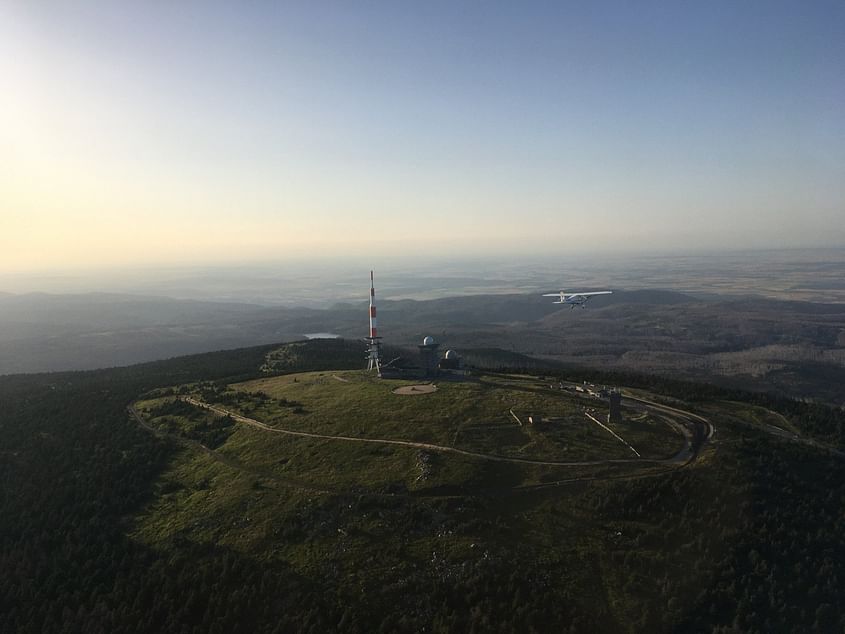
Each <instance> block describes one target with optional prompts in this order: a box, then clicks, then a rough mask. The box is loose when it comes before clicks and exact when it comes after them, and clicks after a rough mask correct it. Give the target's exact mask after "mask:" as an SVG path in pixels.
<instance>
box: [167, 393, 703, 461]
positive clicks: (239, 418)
mask: <svg viewBox="0 0 845 634" xmlns="http://www.w3.org/2000/svg"><path fill="white" fill-rule="evenodd" d="M182 398H183V400H184V401H185V402H187V403H190V404H191V405H194V406H195V407H201V408H203V409H207V410H209V411H212V412H214V413H216V414H220V415H221V416H230V417H231V418H232V420H234V421H236V422H239V423H243V424H245V425H249V426H251V427H255V428H257V429H262V430H264V431H267V432H271V433H275V434H284V435H287V436H298V437H300V438H317V439H320V440H335V441H341V442H359V443H370V444H375V445H397V446H400V447H412V448H416V449H426V450H429V451H436V452H441V453H452V454H458V455H461V456H467V457H470V458H478V459H480V460H491V461H494V462H508V463H516V464H531V465H543V466H549V467H596V466H601V465H609V464H638V465H665V464H677V463H678V462H679V455H680V454H681V453H683V454H685V455H684V457H683V458H682V461H684V462H687V461H690V460H692V459H694V458H695V454H694V453H693V454H692V455H690V453H689V451H688V450H684V451H682V452H680V453H679V454H677V455H675V456H673V457H671V458H663V459H643V458H618V459H607V460H578V461H561V460H532V459H530V458H509V457H507V456H499V455H496V454H485V453H479V452H476V451H467V450H465V449H458V448H456V447H448V446H445V445H435V444H432V443H425V442H414V441H410V440H392V439H387V438H356V437H354V436H334V435H330V434H315V433H312V432H305V431H294V430H292V429H282V428H280V427H270V426H269V425H267V424H266V423H262V422H261V421H258V420H255V419H254V418H247V417H246V416H243V415H241V414H238V413H237V412H233V411H231V410H227V409H225V408H223V407H219V406H217V405H210V404H208V403H205V402H203V401H200V400H197V399H195V398H191V397H182ZM693 416H694V414H693Z"/></svg>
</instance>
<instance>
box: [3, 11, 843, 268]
mask: <svg viewBox="0 0 845 634" xmlns="http://www.w3.org/2000/svg"><path fill="white" fill-rule="evenodd" d="M843 33H845V3H843V2H841V1H838V2H791V3H786V2H700V1H698V2H663V3H649V2H594V3H586V2H577V3H563V2H549V3H536V2H527V3H515V2H507V3H504V2H503V3H493V2H483V3H482V2H474V3H455V2H448V3H446V2H444V3H438V2H425V3H422V2H414V3H411V2H379V3H354V2H343V3H321V2H308V3H292V2H285V3H271V2H251V3H235V2H231V3H227V4H222V3H208V2H176V3H170V2H163V1H162V2H122V3H121V2H102V3H99V2H98V3H86V2H73V3H47V2H23V1H22V2H12V3H8V2H7V3H5V4H3V5H2V6H0V91H2V94H3V95H4V98H3V100H0V134H2V138H4V139H5V141H4V142H3V143H2V144H0V217H2V220H3V224H4V225H5V227H4V231H3V232H2V233H0V267H4V268H7V269H17V270H25V269H31V268H42V267H49V266H55V265H60V264H61V263H63V262H64V263H67V262H71V263H77V264H80V265H83V266H93V267H98V266H113V265H116V264H117V265H125V264H130V265H131V264H136V263H138V264H142V263H147V262H149V261H157V262H167V263H179V262H192V263H203V262H213V261H220V260H221V259H222V260H229V261H242V260H250V259H262V260H267V259H273V258H276V257H279V258H282V257H285V256H287V255H296V256H302V255H309V254H319V253H322V252H327V253H332V254H334V255H345V254H349V255H351V254H361V253H366V252H368V251H370V250H378V251H380V252H383V253H394V254H402V253H411V254H416V255H419V254H421V253H424V252H432V253H437V252H438V251H448V252H452V253H454V251H455V250H456V249H459V250H462V251H466V252H467V253H468V254H478V253H490V252H495V251H497V250H500V251H502V252H510V253H513V252H519V251H524V250H530V251H531V252H533V253H543V252H552V251H554V250H556V249H559V248H562V249H566V250H573V251H582V250H602V249H621V248H624V249H626V250H629V251H638V250H639V251H649V250H653V249H659V248H662V247H663V246H665V245H671V246H672V247H673V248H674V249H676V248H678V247H680V248H690V249H698V248H720V247H727V248H736V247H779V246H837V245H839V246H841V245H845V184H843V183H845V36H843Z"/></svg>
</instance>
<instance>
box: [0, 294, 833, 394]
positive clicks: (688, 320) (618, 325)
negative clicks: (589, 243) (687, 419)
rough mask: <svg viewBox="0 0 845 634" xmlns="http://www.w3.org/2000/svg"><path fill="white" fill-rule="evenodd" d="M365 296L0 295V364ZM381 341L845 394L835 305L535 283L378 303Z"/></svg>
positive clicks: (150, 348)
mask: <svg viewBox="0 0 845 634" xmlns="http://www.w3.org/2000/svg"><path fill="white" fill-rule="evenodd" d="M366 307H367V304H366V301H365V300H362V301H360V302H358V303H342V304H337V305H335V306H333V307H332V308H330V309H313V308H283V307H263V306H257V305H254V304H233V303H215V302H196V301H186V300H174V299H168V298H160V297H142V296H126V295H106V294H90V295H77V296H51V295H27V296H9V295H6V296H0V374H3V373H16V372H39V371H54V370H68V369H93V368H98V367H109V366H122V365H130V364H132V363H137V362H144V361H152V360H155V359H162V358H169V357H173V356H176V355H180V354H190V353H197V352H206V351H211V350H221V349H230V348H239V347H243V346H249V345H260V344H265V343H271V342H273V341H284V340H287V341H290V340H295V339H302V338H304V336H305V335H306V334H308V333H314V332H329V333H334V334H337V335H340V336H342V337H345V338H346V339H347V340H350V341H357V340H360V339H361V338H362V337H363V336H364V335H365V334H366V326H367V316H366V315H367V308H366ZM378 308H379V325H380V333H381V334H382V335H383V336H384V337H385V339H384V342H385V344H386V345H390V346H395V347H399V348H408V347H410V348H411V349H412V351H413V349H414V348H413V347H414V346H415V345H416V344H418V343H419V342H420V341H421V340H422V338H423V337H424V336H426V335H433V336H434V337H436V338H437V340H438V341H439V342H440V343H441V344H442V345H443V346H444V350H445V349H446V348H456V349H457V350H458V351H459V352H461V353H468V351H470V350H479V349H491V348H495V349H499V350H506V351H509V352H510V353H513V354H516V355H526V356H529V357H533V358H542V359H546V360H548V361H550V362H553V363H555V364H566V365H582V366H583V365H591V366H593V367H595V368H597V369H620V370H633V371H637V372H653V373H659V374H669V375H677V376H683V377H687V378H690V379H703V378H706V379H709V380H714V381H718V382H719V383H721V384H724V385H732V386H738V387H743V388H748V389H757V390H764V391H769V390H779V391H782V392H784V393H785V394H789V395H792V396H798V397H808V396H809V397H812V398H818V399H823V400H825V401H830V402H834V403H840V404H845V395H843V394H842V391H841V389H840V386H841V381H840V378H841V376H842V373H843V371H845V305H844V304H819V303H809V302H785V301H776V300H771V299H764V298H759V297H753V296H744V297H740V298H734V297H729V298H724V297H715V298H714V297H711V298H708V299H702V298H700V297H693V296H691V295H687V294H684V293H678V292H674V291H669V290H657V289H642V290H634V291H615V292H614V293H613V294H612V295H605V296H599V297H596V298H595V299H593V300H591V301H590V302H589V304H588V305H587V308H586V309H581V308H576V309H570V308H569V307H568V306H560V305H556V304H554V303H553V302H552V299H551V298H548V297H541V296H540V294H538V293H532V294H527V295H513V294H511V295H474V296H466V297H445V298H441V299H434V300H427V301H415V300H399V301H390V300H386V299H385V300H380V301H379V303H378Z"/></svg>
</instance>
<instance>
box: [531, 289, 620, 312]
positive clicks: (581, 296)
mask: <svg viewBox="0 0 845 634" xmlns="http://www.w3.org/2000/svg"><path fill="white" fill-rule="evenodd" d="M611 293H613V291H592V292H590V293H567V292H565V291H558V292H557V293H544V294H543V297H557V298H558V301H556V302H552V303H553V304H569V308H570V309H572V308H575V307H576V306H580V307H581V308H586V307H587V306H586V304H587V302H588V301H589V300H590V298H591V297H593V296H594V295H610V294H611Z"/></svg>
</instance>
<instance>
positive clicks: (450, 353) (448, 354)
mask: <svg viewBox="0 0 845 634" xmlns="http://www.w3.org/2000/svg"><path fill="white" fill-rule="evenodd" d="M446 358H447V359H457V358H458V353H457V352H455V351H454V350H447V351H446Z"/></svg>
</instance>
